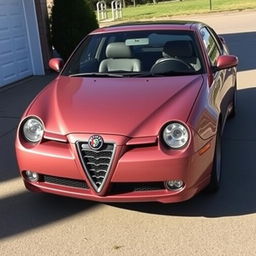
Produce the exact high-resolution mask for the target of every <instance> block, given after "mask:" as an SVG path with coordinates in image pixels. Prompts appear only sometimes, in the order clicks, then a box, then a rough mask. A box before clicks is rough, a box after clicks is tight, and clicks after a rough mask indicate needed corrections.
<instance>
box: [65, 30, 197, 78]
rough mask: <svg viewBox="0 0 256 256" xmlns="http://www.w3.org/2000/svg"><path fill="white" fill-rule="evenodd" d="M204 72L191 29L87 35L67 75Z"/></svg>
mask: <svg viewBox="0 0 256 256" xmlns="http://www.w3.org/2000/svg"><path fill="white" fill-rule="evenodd" d="M198 73H202V65H201V61H200V55H199V54H198V48H197V45H196V42H195V39H194V34H193V33H192V32H190V31H173V30H158V31H148V30H145V31H129V32H116V33H104V34H96V35H90V36H88V37H87V38H86V39H85V40H84V42H83V43H82V44H81V45H80V47H79V48H78V49H77V51H76V52H75V54H74V55H73V57H72V58H71V59H70V61H69V63H68V64H67V65H66V68H65V69H64V71H63V72H62V75H66V76H91V77H95V76H100V77H123V76H139V77H143V76H174V75H175V76H179V75H191V74H198Z"/></svg>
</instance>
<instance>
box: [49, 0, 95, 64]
mask: <svg viewBox="0 0 256 256" xmlns="http://www.w3.org/2000/svg"><path fill="white" fill-rule="evenodd" d="M97 27H98V22H97V19H96V16H95V13H94V11H93V10H92V9H91V8H90V5H89V3H88V2H87V0H72V1H70V0H54V3H53V7H52V13H51V33H52V44H53V46H54V48H55V49H56V51H57V52H58V53H59V54H60V56H61V57H62V58H63V59H64V60H67V58H68V57H69V56H70V54H71V53H72V51H73V50H74V49H75V47H76V46H77V44H78V43H79V42H80V41H81V39H82V38H83V37H84V36H85V35H87V34H88V33H90V32H91V31H92V30H94V29H95V28H97Z"/></svg>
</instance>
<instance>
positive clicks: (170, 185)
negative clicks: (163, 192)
mask: <svg viewBox="0 0 256 256" xmlns="http://www.w3.org/2000/svg"><path fill="white" fill-rule="evenodd" d="M165 187H166V188H167V189H168V190H177V189H181V188H183V187H184V182H183V181H182V180H168V181H166V182H165Z"/></svg>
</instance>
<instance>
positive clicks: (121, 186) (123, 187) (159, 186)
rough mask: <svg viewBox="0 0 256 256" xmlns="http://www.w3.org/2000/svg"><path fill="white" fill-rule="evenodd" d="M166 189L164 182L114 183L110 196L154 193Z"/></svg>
mask: <svg viewBox="0 0 256 256" xmlns="http://www.w3.org/2000/svg"><path fill="white" fill-rule="evenodd" d="M163 189H165V187H164V183H163V182H143V183H141V182H130V183H112V186H111V190H110V194H124V193H130V192H139V191H152V190H163Z"/></svg>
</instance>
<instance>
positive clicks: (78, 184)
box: [40, 175, 89, 189]
mask: <svg viewBox="0 0 256 256" xmlns="http://www.w3.org/2000/svg"><path fill="white" fill-rule="evenodd" d="M40 181H42V182H48V183H53V184H58V185H62V186H68V187H75V188H84V189H89V187H88V185H87V184H86V182H85V181H83V180H75V179H69V178H61V177H55V176H49V175H40Z"/></svg>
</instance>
